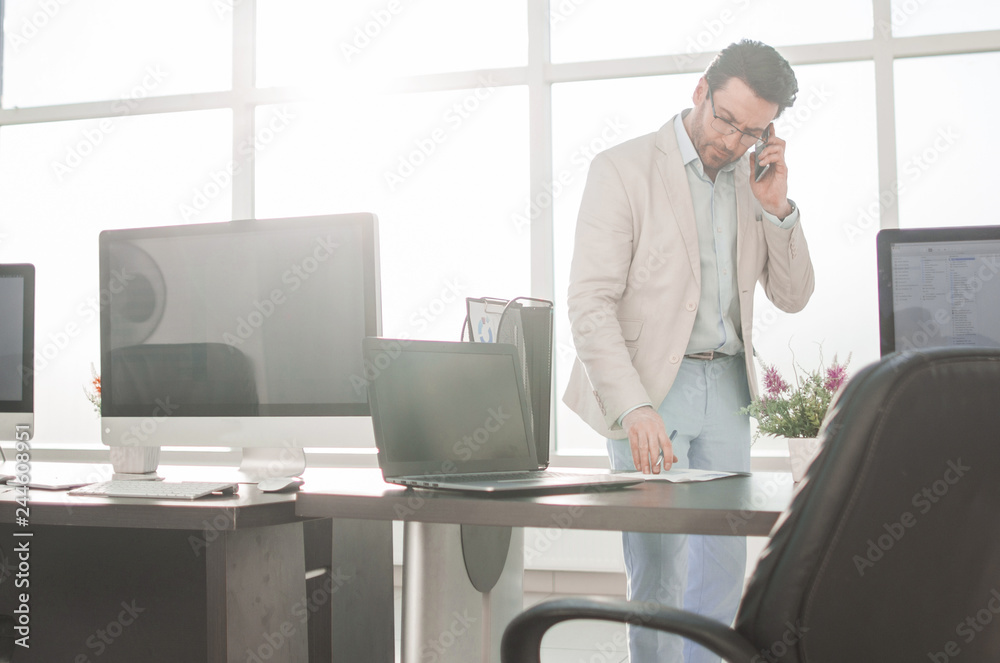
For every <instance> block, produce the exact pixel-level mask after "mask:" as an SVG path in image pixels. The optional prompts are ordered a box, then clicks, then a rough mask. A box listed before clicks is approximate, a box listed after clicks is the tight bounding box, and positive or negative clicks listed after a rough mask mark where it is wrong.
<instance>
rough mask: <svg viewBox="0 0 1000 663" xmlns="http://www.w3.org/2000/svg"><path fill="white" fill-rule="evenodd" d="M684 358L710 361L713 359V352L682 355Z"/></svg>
mask: <svg viewBox="0 0 1000 663" xmlns="http://www.w3.org/2000/svg"><path fill="white" fill-rule="evenodd" d="M684 356H685V357H690V358H691V359H701V360H703V361H712V360H713V359H715V350H706V351H705V352H696V353H694V354H690V355H684Z"/></svg>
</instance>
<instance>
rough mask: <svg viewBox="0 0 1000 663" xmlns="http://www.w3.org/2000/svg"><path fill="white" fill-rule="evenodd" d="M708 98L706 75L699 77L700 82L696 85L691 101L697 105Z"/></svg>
mask: <svg viewBox="0 0 1000 663" xmlns="http://www.w3.org/2000/svg"><path fill="white" fill-rule="evenodd" d="M706 98H708V80H706V79H705V77H704V76H702V77H701V78H699V79H698V84H697V85H695V86H694V94H692V95H691V101H693V102H694V105H695V106H697V105H698V104H701V103H703V102H704V101H705V99H706Z"/></svg>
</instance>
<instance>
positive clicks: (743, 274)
mask: <svg viewBox="0 0 1000 663" xmlns="http://www.w3.org/2000/svg"><path fill="white" fill-rule="evenodd" d="M749 172H750V165H749V157H748V156H745V157H744V158H742V159H741V160H740V161H739V162H738V163H737V165H736V170H735V173H734V175H735V184H736V207H737V218H738V223H739V228H738V229H737V232H736V266H737V276H736V281H737V287H738V290H739V297H740V317H741V320H740V329H741V332H742V335H743V344H744V346H745V349H746V363H747V376H748V378H749V382H750V385H749V386H750V393H751V394H754V395H755V394H756V393H757V377H756V375H757V374H756V370H755V369H754V365H753V328H752V327H753V299H754V288H755V284H756V283H757V282H760V284H761V286H762V287H763V288H764V292H765V294H766V295H767V297H768V299H770V300H771V301H772V302H774V304H775V306H777V307H778V308H779V309H781V310H782V311H787V312H795V311H799V310H801V309H802V307H804V306H805V305H806V302H807V301H808V300H809V296H810V295H811V294H812V291H813V286H814V280H813V268H812V262H811V261H810V259H809V249H808V247H807V246H806V239H805V236H804V235H803V233H802V223H801V219H800V222H799V223H797V224H795V226H793V227H792V228H790V229H787V230H783V229H781V228H778V227H777V226H776V225H775V224H773V223H771V222H770V221H768V220H767V219H765V218H764V217H763V212H762V211H761V207H760V203H759V202H758V201H757V199H756V198H754V196H753V193H752V192H751V191H750V183H749V177H750V176H749ZM700 290H701V262H700V254H699V250H698V232H697V228H696V226H695V219H694V208H693V205H692V202H691V190H690V188H689V187H688V179H687V174H686V173H685V170H684V164H683V163H681V155H680V149H679V148H678V146H677V136H676V135H675V134H674V119H671V120H670V121H669V122H667V123H666V124H665V125H663V127H661V128H660V130H659V131H657V132H655V133H652V134H648V135H646V136H641V137H639V138H635V139H633V140H630V141H627V142H625V143H622V144H621V145H617V146H615V147H613V148H611V149H609V150H607V151H605V152H602V153H600V154H598V155H597V156H596V157H595V158H594V160H593V162H592V163H591V165H590V173H589V175H588V177H587V185H586V188H585V189H584V193H583V201H582V203H581V205H580V216H579V219H578V220H577V227H576V240H575V246H574V250H573V262H572V266H571V268H570V285H569V293H568V294H569V297H568V310H569V318H570V324H571V328H572V332H573V341H574V343H575V344H576V351H577V359H576V362H575V364H574V366H573V370H572V373H571V374H570V378H569V385H568V387H567V389H566V393H565V395H564V397H563V400H564V401H565V403H566V404H567V405H568V406H569V407H570V408H571V409H572V410H573V411H574V412H576V413H577V414H579V415H580V416H581V417H582V418H583V419H584V421H586V422H587V423H588V424H589V425H590V426H591V427H592V428H594V430H596V431H598V432H599V433H601V434H602V435H604V436H606V437H612V438H623V437H626V436H627V435H626V433H625V431H623V430H622V428H621V426H620V425H618V423H617V421H618V418H619V417H620V416H621V415H622V413H624V412H625V411H626V410H628V409H629V408H632V407H634V406H636V405H638V404H640V403H647V402H648V403H652V404H653V407H658V406H659V404H660V403H661V402H662V401H663V399H664V397H665V396H666V395H667V392H668V391H669V390H670V387H671V385H672V384H673V382H674V379H675V378H676V377H677V372H678V370H679V369H680V362H681V359H682V358H683V356H684V352H685V350H686V348H687V344H688V339H689V338H690V336H691V330H692V328H693V327H694V319H695V314H696V313H697V311H698V298H699V293H700Z"/></svg>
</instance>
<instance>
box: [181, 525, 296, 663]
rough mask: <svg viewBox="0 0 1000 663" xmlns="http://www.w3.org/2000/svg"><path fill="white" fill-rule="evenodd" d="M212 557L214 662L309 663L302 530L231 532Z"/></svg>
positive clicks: (212, 551) (209, 550) (210, 548)
mask: <svg viewBox="0 0 1000 663" xmlns="http://www.w3.org/2000/svg"><path fill="white" fill-rule="evenodd" d="M206 553H207V556H208V558H207V562H206V563H207V569H208V573H207V576H208V596H207V605H208V611H207V612H208V649H209V656H208V660H209V661H227V662H228V663H246V662H247V661H258V660H259V661H267V662H268V663H306V662H307V661H308V658H309V652H308V630H307V624H306V618H307V609H306V587H305V559H304V556H303V538H302V525H301V524H298V523H290V524H287V525H274V526H270V527H252V528H247V529H241V530H236V531H226V532H223V533H221V534H220V535H219V536H218V538H217V539H215V540H214V541H213V542H212V543H211V544H210V545H209V546H208V547H207V548H206ZM178 637H183V634H178Z"/></svg>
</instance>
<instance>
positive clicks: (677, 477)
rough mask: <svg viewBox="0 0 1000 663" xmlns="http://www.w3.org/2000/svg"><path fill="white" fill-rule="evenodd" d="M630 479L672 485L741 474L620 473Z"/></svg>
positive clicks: (709, 471) (703, 471) (685, 472)
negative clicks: (667, 482) (662, 482)
mask: <svg viewBox="0 0 1000 663" xmlns="http://www.w3.org/2000/svg"><path fill="white" fill-rule="evenodd" d="M617 474H621V475H624V476H627V477H630V478H635V479H642V480H644V481H669V482H670V483H691V482H694V481H711V480H712V479H723V478H725V477H734V476H737V475H739V474H740V472H719V471H716V470H667V471H666V472H660V473H659V474H643V473H642V472H618V473H617Z"/></svg>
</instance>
